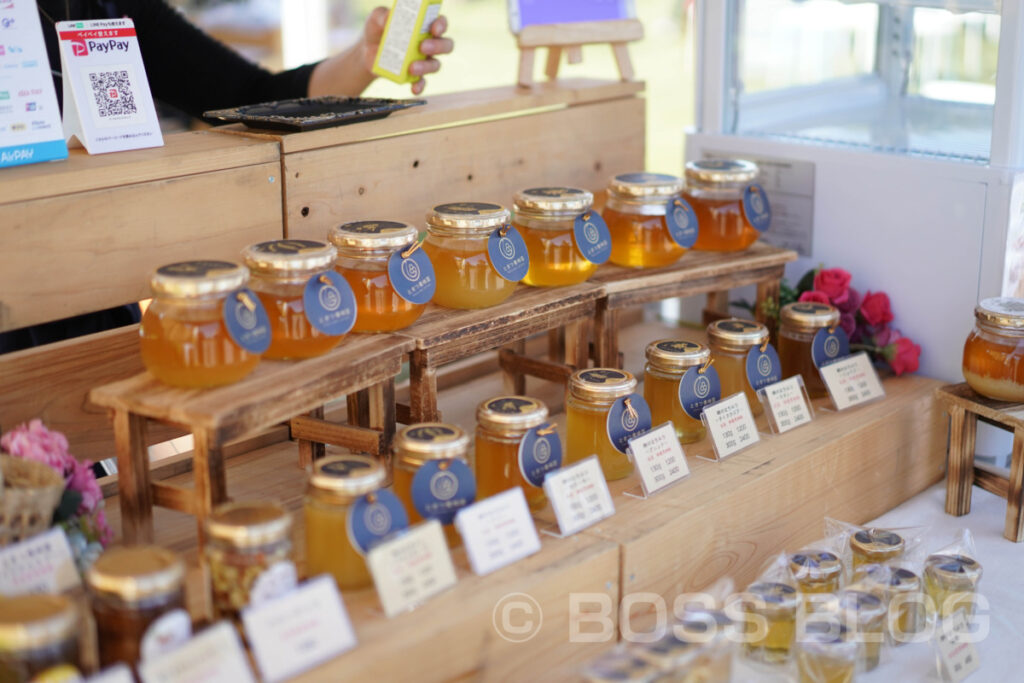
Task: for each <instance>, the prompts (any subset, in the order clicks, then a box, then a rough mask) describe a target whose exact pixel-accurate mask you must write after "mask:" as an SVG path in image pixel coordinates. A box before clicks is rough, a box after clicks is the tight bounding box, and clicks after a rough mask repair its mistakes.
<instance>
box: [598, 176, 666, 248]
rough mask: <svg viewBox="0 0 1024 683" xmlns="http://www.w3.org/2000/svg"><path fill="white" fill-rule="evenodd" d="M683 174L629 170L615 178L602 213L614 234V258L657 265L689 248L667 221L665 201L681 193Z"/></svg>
mask: <svg viewBox="0 0 1024 683" xmlns="http://www.w3.org/2000/svg"><path fill="white" fill-rule="evenodd" d="M682 186H683V182H682V179H681V178H677V177H676V176H672V175H667V174H663V173H626V174H623V175H618V176H615V177H614V178H612V180H611V182H610V183H609V185H608V200H607V203H606V204H605V208H604V210H603V211H602V212H601V215H602V216H603V217H604V220H605V223H607V224H608V231H609V232H610V233H611V236H612V255H611V262H612V263H615V264H617V265H620V266H627V267H631V268H657V267H660V266H667V265H669V264H672V263H675V262H676V261H678V260H679V257H680V256H682V255H683V254H684V253H686V249H685V248H684V247H682V246H680V245H679V244H678V243H676V241H675V240H673V239H672V235H671V234H670V233H669V230H668V224H667V223H666V222H665V206H666V203H667V202H668V201H669V200H670V199H671V198H672V197H674V196H676V195H678V194H679V191H680V190H681V189H682Z"/></svg>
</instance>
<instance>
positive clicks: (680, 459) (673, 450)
mask: <svg viewBox="0 0 1024 683" xmlns="http://www.w3.org/2000/svg"><path fill="white" fill-rule="evenodd" d="M629 451H630V453H632V454H633V464H634V465H635V466H636V469H637V471H638V472H639V473H640V483H641V485H643V487H644V493H646V494H647V495H650V494H652V493H654V492H655V491H658V490H661V489H663V488H665V487H666V486H668V485H669V484H673V483H675V482H677V481H679V480H680V479H682V478H683V477H685V476H686V475H688V474H689V473H690V467H689V465H687V464H686V455H685V454H684V453H683V446H682V444H680V443H679V437H678V436H676V427H675V425H674V424H672V423H671V422H666V423H665V424H663V425H659V426H658V427H655V428H654V429H652V430H651V431H649V432H647V433H646V434H643V435H641V436H638V437H636V438H635V439H630V440H629Z"/></svg>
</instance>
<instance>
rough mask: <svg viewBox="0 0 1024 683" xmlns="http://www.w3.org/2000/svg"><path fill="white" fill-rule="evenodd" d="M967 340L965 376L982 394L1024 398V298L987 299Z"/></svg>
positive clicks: (1016, 400) (1004, 398) (978, 309)
mask: <svg viewBox="0 0 1024 683" xmlns="http://www.w3.org/2000/svg"><path fill="white" fill-rule="evenodd" d="M974 316H975V324H974V329H973V330H972V331H971V332H970V334H969V335H967V341H966V342H965V343H964V358H963V372H964V379H965V380H967V383H968V384H969V385H970V386H971V388H972V389H974V390H975V391H976V392H978V393H979V394H981V395H982V396H987V397H989V398H994V399H996V400H997V401H1012V402H1014V403H1021V402H1024V300H1021V299H1009V298H992V299H985V300H984V301H982V302H981V303H980V304H978V306H977V307H976V308H975V309H974Z"/></svg>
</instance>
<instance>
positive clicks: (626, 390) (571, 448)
mask: <svg viewBox="0 0 1024 683" xmlns="http://www.w3.org/2000/svg"><path fill="white" fill-rule="evenodd" d="M636 384H637V382H636V378H635V377H633V375H631V374H630V373H628V372H626V371H625V370H616V369H614V368H593V369H590V370H578V371H576V372H574V373H573V374H572V376H571V377H570V378H569V387H568V396H567V398H566V404H565V416H566V427H565V462H566V463H567V464H568V463H574V462H579V461H580V460H584V459H586V458H588V457H590V456H591V455H595V454H596V455H597V459H598V460H599V461H600V463H601V470H602V471H603V472H604V477H605V479H607V480H608V481H614V480H616V479H624V478H625V477H628V476H629V475H631V474H632V473H633V463H632V462H631V461H630V460H629V457H628V456H627V455H626V454H625V453H622V452H620V451H619V450H618V449H617V448H615V445H614V444H613V443H612V442H611V439H610V437H609V435H608V413H609V412H610V411H611V409H612V404H614V403H615V401H616V399H619V398H622V397H625V396H629V395H630V394H632V393H633V392H635V391H636Z"/></svg>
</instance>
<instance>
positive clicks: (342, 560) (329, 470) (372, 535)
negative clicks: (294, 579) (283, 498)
mask: <svg viewBox="0 0 1024 683" xmlns="http://www.w3.org/2000/svg"><path fill="white" fill-rule="evenodd" d="M386 479H387V470H386V469H385V468H384V466H383V465H381V464H380V463H379V462H377V461H376V460H375V459H373V458H368V457H366V456H362V455H343V456H331V457H327V458H323V459H322V460H320V461H318V462H317V463H316V465H315V466H314V470H313V476H312V477H310V479H309V489H308V490H307V492H306V500H305V503H304V511H305V520H306V573H307V574H308V575H309V576H316V575H318V574H330V575H331V576H333V577H334V580H335V581H336V582H337V584H338V587H339V588H341V589H343V590H348V589H353V588H364V587H366V586H369V585H370V584H371V583H372V582H373V580H372V577H371V576H370V571H369V569H368V568H367V566H366V554H367V553H368V552H369V551H370V548H372V547H373V546H374V545H376V543H378V542H379V541H380V540H381V539H383V538H384V537H386V536H388V535H389V534H391V533H394V532H396V531H400V530H402V529H405V528H406V527H408V526H409V517H408V514H407V513H406V511H405V506H403V505H402V502H401V501H400V500H399V499H398V497H397V496H396V495H395V494H394V493H392V492H391V491H389V490H387V489H382V488H381V486H383V485H384V482H385V480H386Z"/></svg>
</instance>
